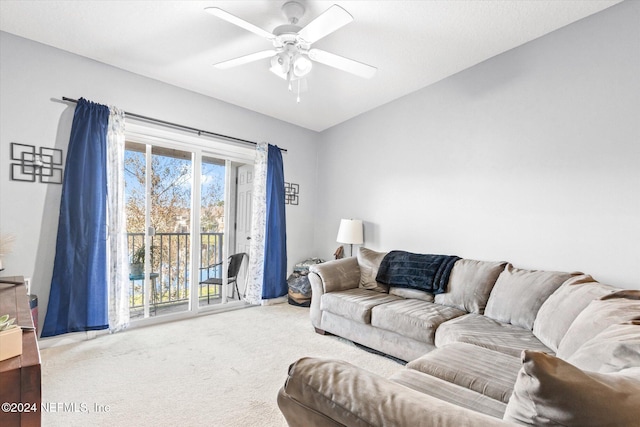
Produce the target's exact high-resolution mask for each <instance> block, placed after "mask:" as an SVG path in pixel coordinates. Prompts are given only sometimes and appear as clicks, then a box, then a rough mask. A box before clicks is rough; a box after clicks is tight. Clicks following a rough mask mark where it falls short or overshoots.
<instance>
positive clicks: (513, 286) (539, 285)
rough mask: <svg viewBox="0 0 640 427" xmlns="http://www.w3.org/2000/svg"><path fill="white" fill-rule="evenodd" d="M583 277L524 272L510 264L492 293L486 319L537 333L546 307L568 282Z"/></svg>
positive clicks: (558, 273)
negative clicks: (535, 327) (537, 322)
mask: <svg viewBox="0 0 640 427" xmlns="http://www.w3.org/2000/svg"><path fill="white" fill-rule="evenodd" d="M577 274H579V273H564V272H559V271H541V270H523V269H520V268H515V267H514V266H513V265H511V264H507V266H506V267H505V269H504V271H503V272H502V273H500V276H498V280H497V281H496V284H495V286H494V287H493V289H492V290H491V295H490V296H489V301H487V308H486V309H485V311H484V314H485V316H487V317H490V318H492V319H494V320H498V321H500V322H504V323H511V324H512V325H516V326H520V327H521V328H527V329H529V330H531V329H533V321H534V320H535V318H536V315H537V314H538V310H539V309H540V306H541V305H542V303H544V302H545V301H546V299H547V298H548V297H549V295H551V294H552V293H553V292H554V291H555V290H556V289H558V288H559V287H560V285H562V283H564V282H565V281H566V280H567V279H569V278H570V277H571V276H573V275H577Z"/></svg>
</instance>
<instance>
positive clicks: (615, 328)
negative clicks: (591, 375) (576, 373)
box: [567, 320, 640, 373]
mask: <svg viewBox="0 0 640 427" xmlns="http://www.w3.org/2000/svg"><path fill="white" fill-rule="evenodd" d="M567 362H568V363H571V364H572V365H574V366H575V367H577V368H580V369H584V370H586V371H592V372H600V373H608V372H618V371H621V370H622V369H626V368H633V367H639V366H640V320H632V321H630V322H625V323H621V324H619V325H611V326H609V327H608V328H607V329H605V330H604V331H602V332H600V333H599V334H598V335H596V336H595V337H593V338H591V339H590V340H589V341H587V342H586V343H584V344H583V345H582V346H581V347H580V348H579V349H578V350H577V351H576V352H575V353H573V354H572V355H571V357H569V358H568V359H567Z"/></svg>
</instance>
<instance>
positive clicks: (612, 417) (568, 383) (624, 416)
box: [503, 350, 640, 427]
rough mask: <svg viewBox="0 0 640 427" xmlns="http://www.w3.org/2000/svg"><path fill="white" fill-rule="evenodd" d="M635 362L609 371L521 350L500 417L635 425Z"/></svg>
mask: <svg viewBox="0 0 640 427" xmlns="http://www.w3.org/2000/svg"><path fill="white" fill-rule="evenodd" d="M639 418H640V367H637V368H631V369H625V370H622V371H620V372H617V373H613V374H600V373H593V372H586V371H582V370H580V369H578V368H576V367H575V366H573V365H571V364H569V363H567V362H565V361H564V360H562V359H559V358H557V357H554V356H551V355H548V354H545V353H540V352H535V351H529V350H525V351H523V352H522V368H521V369H520V372H518V378H517V380H516V383H515V386H514V389H513V394H512V395H511V398H510V399H509V403H508V404H507V409H506V411H505V413H504V417H503V419H505V420H508V421H513V422H517V423H520V424H524V425H531V426H566V427H573V426H575V427H591V426H593V427H595V426H598V427H600V426H635V425H638V419H639Z"/></svg>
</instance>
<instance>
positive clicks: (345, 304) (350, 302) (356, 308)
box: [320, 288, 401, 324]
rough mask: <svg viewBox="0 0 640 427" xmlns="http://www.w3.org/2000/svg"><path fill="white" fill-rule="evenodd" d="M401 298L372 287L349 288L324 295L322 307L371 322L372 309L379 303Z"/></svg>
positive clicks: (360, 320)
mask: <svg viewBox="0 0 640 427" xmlns="http://www.w3.org/2000/svg"><path fill="white" fill-rule="evenodd" d="M399 299H401V298H400V297H397V296H395V295H388V294H384V293H380V292H375V291H372V290H370V289H362V288H355V289H348V290H346V291H340V292H330V293H328V294H324V295H322V299H321V300H320V309H321V310H324V311H328V312H329V313H333V314H337V315H338V316H342V317H346V318H347V319H351V320H354V321H356V322H360V323H367V324H368V323H371V309H372V308H373V307H375V306H377V305H379V304H384V303H387V302H390V301H396V300H399Z"/></svg>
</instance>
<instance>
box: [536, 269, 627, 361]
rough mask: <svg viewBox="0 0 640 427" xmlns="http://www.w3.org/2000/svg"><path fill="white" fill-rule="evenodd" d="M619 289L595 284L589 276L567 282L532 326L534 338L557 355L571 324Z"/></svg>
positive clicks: (547, 302)
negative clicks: (592, 304) (591, 306)
mask: <svg viewBox="0 0 640 427" xmlns="http://www.w3.org/2000/svg"><path fill="white" fill-rule="evenodd" d="M616 290H617V289H616V288H614V287H613V286H608V285H603V284H601V283H598V282H596V281H595V280H594V279H593V277H591V276H589V275H588V274H581V275H579V276H574V277H572V278H570V279H569V280H567V281H566V282H564V283H563V284H562V286H560V287H559V288H558V289H557V290H556V291H555V292H554V293H552V294H551V295H550V296H549V298H547V300H546V301H545V302H544V303H542V306H541V307H540V310H539V311H538V315H537V316H536V320H535V322H534V323H533V334H534V335H535V336H536V337H538V339H539V340H540V341H542V342H543V343H544V344H545V345H546V346H547V347H549V348H550V349H551V350H553V351H554V352H557V351H558V345H560V341H561V340H562V338H563V337H564V335H565V334H566V333H567V330H568V329H569V327H570V326H571V323H573V321H574V320H575V319H576V317H577V316H578V314H580V312H581V311H582V310H584V309H585V307H586V306H587V305H589V303H590V302H591V301H593V300H594V299H596V298H600V297H601V296H603V295H606V294H610V293H611V292H614V291H616Z"/></svg>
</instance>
